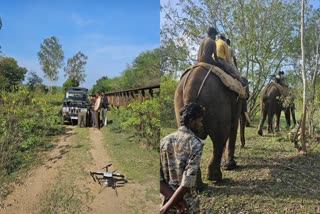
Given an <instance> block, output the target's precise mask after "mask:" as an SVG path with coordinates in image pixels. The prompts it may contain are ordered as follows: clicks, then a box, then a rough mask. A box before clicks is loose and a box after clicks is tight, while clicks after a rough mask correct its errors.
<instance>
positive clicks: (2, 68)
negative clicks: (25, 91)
mask: <svg viewBox="0 0 320 214" xmlns="http://www.w3.org/2000/svg"><path fill="white" fill-rule="evenodd" d="M26 73H27V69H26V68H24V67H19V66H18V63H17V61H16V60H15V59H14V58H12V57H4V58H2V59H1V60H0V82H1V85H0V87H1V89H3V90H6V91H13V90H14V89H15V88H16V87H17V86H18V85H19V84H20V83H21V82H22V81H23V80H24V78H25V74H26Z"/></svg>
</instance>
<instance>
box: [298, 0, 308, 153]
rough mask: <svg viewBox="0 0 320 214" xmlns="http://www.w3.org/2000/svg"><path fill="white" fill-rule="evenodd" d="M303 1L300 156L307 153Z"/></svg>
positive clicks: (302, 5)
mask: <svg viewBox="0 0 320 214" xmlns="http://www.w3.org/2000/svg"><path fill="white" fill-rule="evenodd" d="M304 57H305V54H304V0H301V73H302V82H303V108H302V118H301V150H300V151H299V152H300V153H301V154H306V153H307V147H306V115H307V79H306V72H305V67H304V62H305V59H304Z"/></svg>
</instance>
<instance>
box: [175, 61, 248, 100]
mask: <svg viewBox="0 0 320 214" xmlns="http://www.w3.org/2000/svg"><path fill="white" fill-rule="evenodd" d="M200 66H201V67H203V68H205V69H207V70H210V69H211V68H212V69H211V72H212V73H213V74H215V75H216V76H217V77H219V78H220V80H221V82H222V83H223V84H224V85H225V86H226V87H227V88H229V89H230V90H231V91H233V92H235V93H237V94H238V95H239V97H240V98H247V96H248V95H247V93H246V89H245V88H244V87H243V86H242V84H241V82H239V81H238V80H236V79H234V78H233V77H231V76H230V75H229V74H227V73H226V72H225V71H223V70H222V69H220V68H219V67H217V66H215V65H212V64H208V63H204V62H197V63H196V64H195V65H192V66H190V67H189V68H187V69H186V70H185V72H184V73H183V74H182V76H184V75H185V74H186V73H187V72H188V71H189V70H192V69H194V68H196V67H200ZM182 76H181V78H182Z"/></svg>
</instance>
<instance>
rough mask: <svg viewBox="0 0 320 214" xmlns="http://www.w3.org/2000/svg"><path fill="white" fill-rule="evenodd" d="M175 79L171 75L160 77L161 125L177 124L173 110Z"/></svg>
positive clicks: (170, 125)
mask: <svg viewBox="0 0 320 214" xmlns="http://www.w3.org/2000/svg"><path fill="white" fill-rule="evenodd" d="M176 87H177V81H176V80H175V79H174V78H173V77H172V76H171V75H165V76H164V77H161V90H160V105H161V113H160V119H161V127H171V128H174V127H176V126H177V123H176V120H175V112H174V92H175V89H176Z"/></svg>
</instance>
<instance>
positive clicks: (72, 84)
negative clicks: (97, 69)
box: [62, 78, 79, 91]
mask: <svg viewBox="0 0 320 214" xmlns="http://www.w3.org/2000/svg"><path fill="white" fill-rule="evenodd" d="M78 86H79V82H78V81H76V80H73V79H70V78H69V79H67V80H66V81H65V82H64V83H63V85H62V89H63V91H65V90H66V89H67V88H69V87H78Z"/></svg>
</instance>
